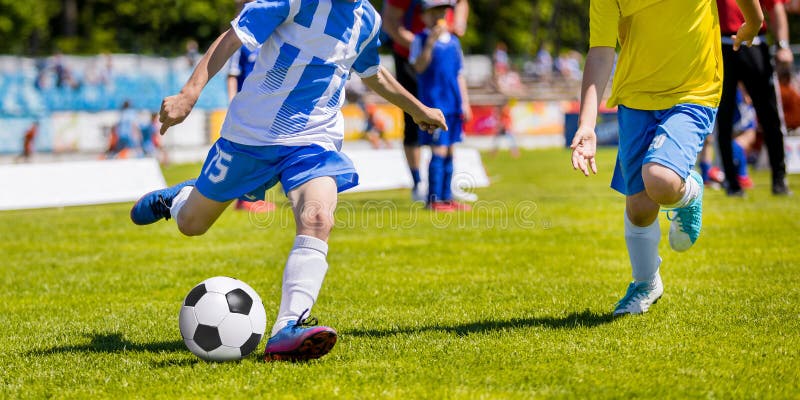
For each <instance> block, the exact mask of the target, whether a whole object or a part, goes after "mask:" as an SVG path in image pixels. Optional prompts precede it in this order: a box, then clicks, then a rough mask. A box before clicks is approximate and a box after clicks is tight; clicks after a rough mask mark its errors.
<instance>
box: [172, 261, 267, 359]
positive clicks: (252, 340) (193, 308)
mask: <svg viewBox="0 0 800 400" xmlns="http://www.w3.org/2000/svg"><path fill="white" fill-rule="evenodd" d="M178 320H179V326H180V329H181V336H182V337H183V342H184V343H186V347H188V348H189V350H190V351H191V352H192V353H194V354H195V355H196V356H198V357H200V358H202V359H204V360H208V361H232V360H239V359H241V358H243V357H244V356H246V355H248V354H250V353H252V352H253V350H255V349H256V347H258V343H259V342H260V341H261V337H262V336H263V335H264V330H265V329H266V327H267V314H266V312H265V311H264V305H263V304H261V298H260V297H258V294H257V293H256V291H255V290H253V288H251V287H250V286H248V285H247V284H246V283H244V282H242V281H240V280H238V279H234V278H228V277H225V276H216V277H213V278H209V279H206V280H204V281H203V282H200V284H198V285H197V286H195V287H194V288H193V289H192V290H191V291H190V292H189V294H187V295H186V299H184V300H183V306H182V307H181V312H180V316H179V318H178Z"/></svg>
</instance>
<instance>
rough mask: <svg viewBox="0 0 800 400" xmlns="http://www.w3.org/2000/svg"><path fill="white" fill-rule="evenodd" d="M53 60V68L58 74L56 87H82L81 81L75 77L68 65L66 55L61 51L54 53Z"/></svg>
mask: <svg viewBox="0 0 800 400" xmlns="http://www.w3.org/2000/svg"><path fill="white" fill-rule="evenodd" d="M51 62H52V69H53V71H54V72H55V74H56V87H58V88H64V87H68V88H70V89H78V88H80V86H81V85H80V82H78V80H77V79H75V76H74V75H73V74H72V70H71V69H70V68H69V67H68V66H67V63H66V60H64V56H63V55H62V54H61V52H58V53H56V54H54V55H53V59H52V61H51Z"/></svg>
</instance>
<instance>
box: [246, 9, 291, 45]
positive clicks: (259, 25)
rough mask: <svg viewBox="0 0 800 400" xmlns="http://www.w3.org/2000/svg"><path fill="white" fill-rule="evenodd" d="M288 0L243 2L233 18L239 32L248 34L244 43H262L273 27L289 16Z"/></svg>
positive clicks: (272, 30) (273, 29)
mask: <svg viewBox="0 0 800 400" xmlns="http://www.w3.org/2000/svg"><path fill="white" fill-rule="evenodd" d="M289 3H290V2H289V1H288V0H262V1H254V2H250V3H247V4H245V6H244V8H243V9H242V12H241V13H240V14H239V16H238V17H237V18H236V20H234V21H235V22H236V25H237V26H238V28H239V30H240V31H241V33H243V34H245V35H247V36H250V38H252V39H250V40H246V41H245V42H246V43H245V44H249V45H251V47H256V46H252V45H253V44H254V43H252V42H251V41H255V42H257V43H259V44H261V43H264V41H266V40H267V38H268V37H269V36H270V35H271V34H272V32H274V31H275V28H276V27H277V26H278V25H280V24H282V23H283V21H285V20H286V17H288V16H289Z"/></svg>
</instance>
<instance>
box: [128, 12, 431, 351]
mask: <svg viewBox="0 0 800 400" xmlns="http://www.w3.org/2000/svg"><path fill="white" fill-rule="evenodd" d="M380 24H381V21H380V16H379V15H378V13H377V12H376V11H375V9H374V8H373V7H372V5H371V4H370V2H369V1H367V0H350V1H346V0H320V1H313V2H312V1H305V0H259V1H254V2H251V3H248V4H247V5H246V6H245V7H244V9H243V10H242V12H241V13H240V14H239V16H238V17H237V18H236V19H235V20H233V21H232V22H231V26H232V28H231V29H229V30H228V31H226V32H225V33H223V34H222V35H220V37H219V38H217V40H216V41H214V43H212V44H211V46H210V48H209V49H208V51H207V52H206V54H205V55H204V56H203V58H202V59H200V61H199V62H198V63H197V66H196V67H195V70H194V72H193V73H192V76H191V77H190V78H189V80H188V82H187V83H186V84H185V85H184V87H183V88H182V89H181V91H180V93H178V94H177V95H174V96H170V97H167V98H165V99H164V101H163V102H162V105H161V112H160V115H161V122H162V123H163V125H162V128H161V133H162V134H163V133H165V132H166V131H167V129H169V127H170V126H173V125H175V124H179V123H180V122H182V121H183V120H184V119H185V118H186V116H188V115H189V112H190V111H191V110H192V108H193V106H194V104H195V103H196V102H197V99H198V98H199V96H200V93H201V91H202V89H203V88H204V87H205V85H206V84H207V83H208V81H209V79H210V78H211V77H212V76H214V75H215V74H216V73H217V72H218V71H219V70H220V69H221V68H222V67H223V66H224V65H225V63H226V61H227V60H228V59H229V58H230V57H231V56H232V55H233V53H234V52H235V51H236V50H237V49H238V48H239V47H241V46H242V44H244V45H246V46H247V47H248V48H249V49H251V50H252V49H255V48H257V47H259V46H261V50H260V52H259V56H258V60H257V61H256V64H255V66H254V68H253V72H252V73H251V74H250V75H249V76H248V77H247V78H246V79H245V81H244V84H243V85H242V90H241V91H240V92H239V93H238V94H237V95H236V96H235V97H234V99H233V101H232V102H231V104H230V107H229V108H228V113H227V115H226V117H225V122H224V124H223V127H222V131H221V137H220V139H219V140H217V142H216V143H215V144H214V146H213V147H212V149H211V150H210V151H209V153H208V157H207V158H206V161H205V164H204V165H203V168H202V170H201V174H200V176H199V177H198V178H197V179H196V180H194V179H192V180H189V181H186V182H182V183H180V184H178V185H175V186H172V187H170V188H166V189H161V190H157V191H154V192H151V193H149V194H146V195H144V196H143V197H142V198H141V199H139V201H138V202H137V203H136V204H135V205H134V206H133V208H132V209H131V219H132V220H133V222H134V223H136V224H139V225H144V224H151V223H154V222H156V221H159V220H161V219H169V218H170V217H173V218H175V220H176V222H177V224H178V228H179V229H180V231H181V232H182V233H183V234H185V235H187V236H195V235H202V234H203V233H205V232H206V231H207V230H208V229H209V228H210V227H211V225H213V224H214V221H216V220H217V218H218V217H219V216H220V214H222V212H223V211H224V210H225V208H226V207H228V205H229V204H230V203H231V201H233V200H234V199H237V198H240V197H242V196H251V198H255V199H263V196H264V192H265V190H266V189H268V188H269V187H271V186H273V185H275V184H276V183H277V182H281V185H282V186H283V190H284V191H285V192H286V195H287V197H288V198H289V201H290V202H291V204H292V210H293V212H294V215H295V223H296V226H297V233H296V236H295V241H294V246H293V248H292V250H291V251H290V253H289V257H288V260H287V261H286V266H285V268H284V274H283V284H282V290H281V304H280V309H279V311H278V316H277V320H276V322H275V324H274V325H273V328H272V336H271V337H270V339H269V340H268V341H267V345H266V349H265V359H266V360H308V359H313V358H319V357H321V356H323V355H325V354H327V353H328V352H329V351H330V349H331V348H332V347H333V345H334V344H335V343H336V338H337V335H336V331H334V330H333V329H331V328H329V327H326V326H312V325H314V324H315V322H310V321H315V319H311V318H306V317H307V315H308V313H309V312H310V309H311V307H312V306H313V305H314V303H315V302H316V299H317V296H318V294H319V290H320V287H321V286H322V281H323V280H324V278H325V274H326V272H327V269H328V262H327V259H326V257H327V253H328V243H327V240H328V237H329V235H330V231H331V228H332V227H333V223H334V221H333V212H334V210H335V208H336V202H337V192H338V191H342V190H346V189H349V188H351V187H354V186H356V185H357V184H358V174H357V173H356V171H355V168H354V167H353V163H352V161H350V159H349V158H347V156H346V155H344V154H343V153H341V152H340V150H341V145H342V141H343V139H344V119H343V117H342V113H341V107H342V104H343V103H344V100H345V98H344V96H343V89H344V85H345V82H346V81H347V78H348V76H349V75H350V73H351V71H354V72H356V73H357V74H359V75H360V76H361V77H362V79H363V80H364V83H365V84H366V85H367V86H368V87H369V88H370V89H372V90H373V91H375V92H376V93H378V94H379V95H381V96H383V97H384V98H386V99H387V100H389V101H390V102H392V103H394V104H395V105H397V106H398V107H400V108H401V109H403V110H404V111H405V112H407V113H409V114H410V115H412V116H413V117H414V121H416V123H417V124H419V125H420V127H421V128H423V129H425V130H429V131H433V130H435V129H437V128H444V129H447V125H446V123H445V119H444V116H443V115H442V112H441V111H439V110H436V109H432V108H428V107H426V106H425V105H423V104H422V103H421V102H420V101H419V100H417V99H416V98H415V97H414V96H412V95H411V94H409V93H408V91H406V90H405V89H403V88H402V86H400V84H399V83H397V81H396V80H395V79H394V78H393V77H392V75H391V74H390V73H389V72H388V71H386V69H384V68H383V67H381V66H380V59H379V56H378V47H379V46H380V40H379V39H378V32H379V30H380Z"/></svg>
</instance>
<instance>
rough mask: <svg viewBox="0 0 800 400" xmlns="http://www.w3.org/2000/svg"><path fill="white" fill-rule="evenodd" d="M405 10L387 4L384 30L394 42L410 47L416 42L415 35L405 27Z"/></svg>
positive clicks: (384, 15)
mask: <svg viewBox="0 0 800 400" xmlns="http://www.w3.org/2000/svg"><path fill="white" fill-rule="evenodd" d="M404 14H405V10H403V9H402V8H400V7H397V6H394V5H392V4H386V7H385V8H384V11H383V30H384V31H385V32H386V33H387V34H388V35H389V37H391V38H392V41H394V42H395V43H397V44H399V45H401V46H403V47H406V48H408V47H410V46H411V42H413V41H414V33H412V32H411V31H410V30H408V29H406V28H405V26H403V18H404Z"/></svg>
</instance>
